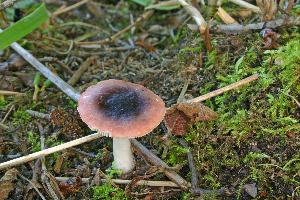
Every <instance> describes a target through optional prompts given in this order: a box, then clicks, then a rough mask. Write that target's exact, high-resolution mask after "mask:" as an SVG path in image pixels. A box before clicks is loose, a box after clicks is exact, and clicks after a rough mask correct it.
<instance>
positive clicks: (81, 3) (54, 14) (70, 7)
mask: <svg viewBox="0 0 300 200" xmlns="http://www.w3.org/2000/svg"><path fill="white" fill-rule="evenodd" d="M89 1H90V0H82V1H80V2H78V3H76V4H74V5H72V6H69V7H67V8H65V9H62V10H58V11H56V12H54V13H52V15H51V17H56V16H57V15H59V14H62V13H65V12H68V11H69V10H73V9H74V8H77V7H79V6H81V5H83V4H85V3H87V2H89Z"/></svg>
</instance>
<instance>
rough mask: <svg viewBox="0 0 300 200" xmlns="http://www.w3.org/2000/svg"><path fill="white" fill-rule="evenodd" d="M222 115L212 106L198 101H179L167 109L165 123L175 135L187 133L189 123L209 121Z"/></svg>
mask: <svg viewBox="0 0 300 200" xmlns="http://www.w3.org/2000/svg"><path fill="white" fill-rule="evenodd" d="M213 118H220V116H219V115H218V114H217V113H215V112H214V111H212V110H211V109H210V108H208V107H206V106H204V105H202V104H201V103H198V102H191V103H186V102H179V103H177V104H175V105H173V106H172V107H171V108H170V109H168V110H167V112H166V115H165V117H164V123H165V125H166V127H167V128H168V131H169V132H170V133H172V134H174V135H185V134H186V132H187V131H188V126H187V123H189V124H194V123H195V122H196V121H209V120H211V119H213Z"/></svg>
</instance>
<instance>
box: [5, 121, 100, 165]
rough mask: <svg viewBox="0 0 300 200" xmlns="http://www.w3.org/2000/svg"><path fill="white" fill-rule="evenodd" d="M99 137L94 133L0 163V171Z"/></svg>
mask: <svg viewBox="0 0 300 200" xmlns="http://www.w3.org/2000/svg"><path fill="white" fill-rule="evenodd" d="M4 126H5V125H4ZM0 127H1V128H2V124H1V123H0ZM100 137H102V135H101V134H99V133H94V134H91V135H88V136H85V137H82V138H79V139H77V140H73V141H71V142H67V143H65V144H62V145H58V146H55V147H52V148H49V149H45V150H43V151H39V152H36V153H33V154H29V155H27V156H23V157H20V158H16V159H14V160H10V161H7V162H4V163H1V164H0V170H3V169H6V168H8V167H12V166H16V165H21V164H24V163H26V162H28V161H32V160H35V159H38V158H40V157H43V156H46V155H49V154H52V153H54V152H57V151H61V150H64V149H67V148H69V147H73V146H76V145H79V144H83V143H86V142H90V141H92V140H95V139H98V138H100Z"/></svg>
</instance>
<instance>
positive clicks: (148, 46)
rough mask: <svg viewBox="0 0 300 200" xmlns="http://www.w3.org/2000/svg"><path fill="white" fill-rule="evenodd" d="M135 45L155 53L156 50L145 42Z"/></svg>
mask: <svg viewBox="0 0 300 200" xmlns="http://www.w3.org/2000/svg"><path fill="white" fill-rule="evenodd" d="M135 45H136V46H140V47H143V48H144V49H146V50H148V51H150V52H153V53H155V48H154V46H152V45H151V44H148V43H145V42H136V43H135Z"/></svg>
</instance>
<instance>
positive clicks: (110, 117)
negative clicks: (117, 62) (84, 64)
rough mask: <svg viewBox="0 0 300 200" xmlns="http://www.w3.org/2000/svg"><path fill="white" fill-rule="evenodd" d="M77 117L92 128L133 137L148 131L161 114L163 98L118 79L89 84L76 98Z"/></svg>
mask: <svg viewBox="0 0 300 200" xmlns="http://www.w3.org/2000/svg"><path fill="white" fill-rule="evenodd" d="M77 109H78V111H79V114H80V117H81V119H82V120H83V121H84V122H85V123H86V124H87V125H88V126H89V127H90V129H92V130H94V131H98V132H99V133H100V134H102V135H105V136H110V137H116V138H134V137H140V136H143V135H145V134H147V133H149V132H150V131H152V130H153V129H154V128H155V127H156V126H157V125H158V124H159V123H160V122H161V121H162V119H163V118H164V116H165V111H166V108H165V104H164V102H163V100H162V99H161V98H160V97H159V96H157V95H156V94H154V93H153V92H152V91H150V90H148V89H147V88H145V87H143V86H141V85H138V84H134V83H130V82H125V81H121V80H114V79H110V80H105V81H101V82H99V83H97V84H96V85H93V86H90V87H89V88H87V90H86V91H85V92H83V93H82V94H81V95H80V97H79V101H78V108H77Z"/></svg>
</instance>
